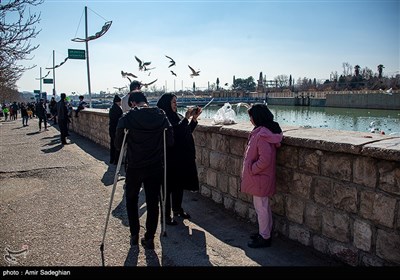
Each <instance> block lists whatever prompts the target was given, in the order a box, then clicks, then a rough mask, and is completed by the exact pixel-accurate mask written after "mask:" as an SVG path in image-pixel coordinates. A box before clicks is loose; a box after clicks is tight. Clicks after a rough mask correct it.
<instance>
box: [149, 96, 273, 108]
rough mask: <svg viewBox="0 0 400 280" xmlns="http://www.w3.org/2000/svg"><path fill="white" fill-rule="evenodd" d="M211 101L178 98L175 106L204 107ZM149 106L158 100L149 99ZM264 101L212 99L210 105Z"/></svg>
mask: <svg viewBox="0 0 400 280" xmlns="http://www.w3.org/2000/svg"><path fill="white" fill-rule="evenodd" d="M211 99H213V98H212V97H179V98H177V105H178V107H185V106H191V105H197V106H200V107H202V106H204V105H206V104H207V103H208V102H210V100H211ZM148 101H149V105H150V106H156V104H157V101H158V98H157V99H152V98H149V99H148ZM264 101H265V99H263V98H260V97H214V100H213V102H212V103H211V104H210V106H212V105H220V106H222V105H224V104H225V103H227V102H228V103H231V104H236V103H240V102H242V103H248V104H250V103H263V102H264Z"/></svg>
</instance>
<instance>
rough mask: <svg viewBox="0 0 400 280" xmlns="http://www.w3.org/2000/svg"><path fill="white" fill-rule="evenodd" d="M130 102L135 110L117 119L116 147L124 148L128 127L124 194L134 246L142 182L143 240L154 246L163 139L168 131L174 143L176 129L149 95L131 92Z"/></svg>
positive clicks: (137, 236) (167, 137) (144, 244)
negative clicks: (151, 101) (145, 209)
mask: <svg viewBox="0 0 400 280" xmlns="http://www.w3.org/2000/svg"><path fill="white" fill-rule="evenodd" d="M129 103H130V105H131V107H132V109H131V110H130V111H129V112H128V113H127V114H125V115H123V116H122V117H121V118H120V119H119V121H118V126H117V132H116V136H115V146H116V149H117V150H119V151H121V149H122V142H123V138H124V131H125V130H126V129H127V130H128V131H129V132H128V135H127V138H126V141H127V157H128V168H127V172H126V187H125V189H126V192H125V195H126V208H127V212H128V220H129V228H130V233H131V246H134V245H137V244H138V238H139V230H140V224H139V209H138V200H139V192H140V188H141V186H142V184H143V188H144V191H145V196H146V207H147V217H146V233H145V234H144V238H142V239H141V243H142V245H143V246H144V247H145V248H146V249H154V236H155V233H156V230H157V224H158V214H159V207H158V201H159V195H160V186H161V184H162V179H163V154H164V149H163V148H164V143H163V138H164V133H166V142H167V143H166V145H168V146H169V145H172V144H173V141H174V138H173V130H172V126H171V124H170V123H169V121H168V118H167V116H166V115H165V113H164V112H163V111H162V110H160V109H159V108H157V107H148V103H147V98H146V97H145V96H144V94H143V93H142V92H132V93H131V95H130V96H129ZM164 130H166V132H164ZM121 152H122V151H121Z"/></svg>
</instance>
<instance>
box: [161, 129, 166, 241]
mask: <svg viewBox="0 0 400 280" xmlns="http://www.w3.org/2000/svg"><path fill="white" fill-rule="evenodd" d="M166 131H167V129H166V128H165V129H164V132H163V142H164V188H161V189H160V192H161V208H162V215H161V216H162V224H161V233H162V235H163V236H167V232H166V230H165V219H166V217H165V204H166V202H167V143H166V137H165V133H166Z"/></svg>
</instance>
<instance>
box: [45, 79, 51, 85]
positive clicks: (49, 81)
mask: <svg viewBox="0 0 400 280" xmlns="http://www.w3.org/2000/svg"><path fill="white" fill-rule="evenodd" d="M43 83H44V84H52V83H53V79H43Z"/></svg>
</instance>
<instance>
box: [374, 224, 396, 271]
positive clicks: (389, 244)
mask: <svg viewBox="0 0 400 280" xmlns="http://www.w3.org/2000/svg"><path fill="white" fill-rule="evenodd" d="M376 255H377V256H378V257H381V258H383V259H385V260H387V261H390V262H393V263H396V264H397V265H399V264H400V235H399V233H394V232H387V231H384V230H381V229H378V231H377V237H376Z"/></svg>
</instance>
